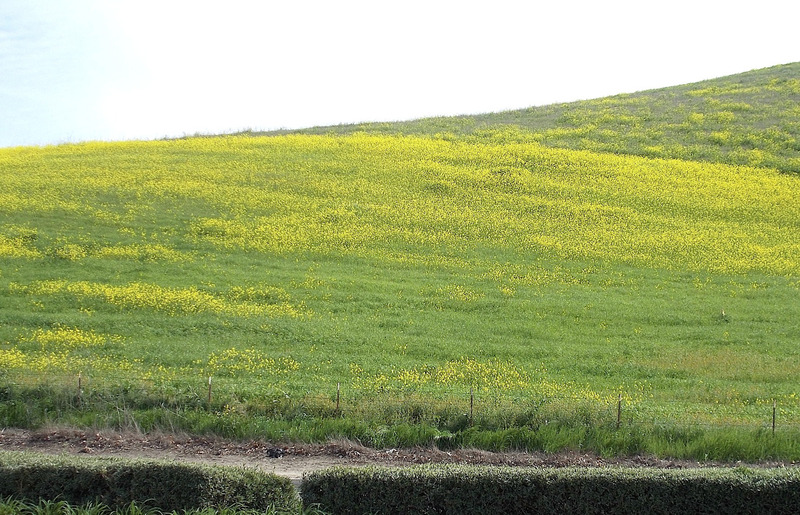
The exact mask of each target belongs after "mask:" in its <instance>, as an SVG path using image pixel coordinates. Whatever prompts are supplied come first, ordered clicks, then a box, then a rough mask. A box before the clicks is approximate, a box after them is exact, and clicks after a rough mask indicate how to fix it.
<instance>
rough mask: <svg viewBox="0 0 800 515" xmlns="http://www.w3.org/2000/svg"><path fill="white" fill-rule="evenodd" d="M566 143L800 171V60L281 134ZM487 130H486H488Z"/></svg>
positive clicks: (553, 144) (576, 147)
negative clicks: (622, 90)
mask: <svg viewBox="0 0 800 515" xmlns="http://www.w3.org/2000/svg"><path fill="white" fill-rule="evenodd" d="M499 128H513V129H515V131H514V132H513V133H512V134H513V135H514V138H515V139H517V140H522V141H538V142H541V143H542V144H545V145H548V146H553V147H559V148H571V149H585V150H597V151H603V152H613V153H619V154H634V155H641V156H649V157H666V158H676V159H690V160H701V161H712V162H724V163H732V164H750V165H759V166H768V167H772V168H776V169H778V170H782V171H792V172H799V171H800V63H792V64H786V65H780V66H775V67H771V68H765V69H761V70H753V71H750V72H747V73H741V74H737V75H731V76H729V77H722V78H718V79H712V80H707V81H703V82H698V83H692V84H686V85H682V86H673V87H668V88H663V89H656V90H650V91H642V92H637V93H630V94H621V95H616V96H612V97H606V98H600V99H595V100H585V101H578V102H571V103H564V104H553V105H547V106H541V107H531V108H528V109H521V110H516V111H505V112H500V113H491V114H484V115H477V116H456V117H444V118H426V119H420V120H413V121H409V122H396V123H365V124H356V125H339V126H332V127H315V128H312V129H305V130H301V131H282V132H281V133H303V134H331V133H332V134H350V133H353V132H357V131H364V132H368V133H380V134H418V135H423V134H426V135H433V134H452V135H455V136H458V137H463V136H472V137H474V138H487V137H488V138H491V137H493V136H495V135H494V134H492V132H491V130H492V129H494V130H496V129H499ZM487 131H489V132H487Z"/></svg>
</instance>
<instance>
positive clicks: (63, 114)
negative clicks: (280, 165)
mask: <svg viewBox="0 0 800 515" xmlns="http://www.w3.org/2000/svg"><path fill="white" fill-rule="evenodd" d="M799 14H800V3H798V2H796V1H781V2H779V1H773V0H762V1H760V2H758V3H749V2H748V3H745V2H741V3H739V2H730V1H724V2H704V1H702V0H694V1H683V0H671V1H668V2H662V1H652V2H647V1H642V0H636V1H615V0H606V1H597V0H592V1H569V0H559V1H550V2H535V1H528V2H511V1H504V0H491V1H488V0H487V1H485V2H479V3H471V2H469V1H464V0H461V1H452V2H451V1H437V0H423V1H416V0H403V1H393V0H384V1H377V0H369V1H363V2H362V1H348V0H341V1H336V0H326V1H303V0H283V1H279V2H273V1H268V0H263V1H246V0H225V1H220V0H215V1H203V0H191V1H189V0H186V1H184V0H135V1H129V0H0V113H1V114H0V116H2V118H0V146H14V145H44V144H54V143H65V142H77V141H85V140H121V139H154V138H161V137H165V136H182V135H187V134H194V133H223V132H233V131H237V130H242V129H248V128H249V129H256V130H266V129H277V128H300V127H309V126H314V125H331V124H337V123H350V122H360V121H393V120H407V119H413V118H420V117H426V116H441V115H455V114H477V113H483V112H490V111H501V110H506V109H516V108H523V107H529V106H533V105H545V104H550V103H554V102H565V101H572V100H578V99H586V98H596V97H601V96H606V95H611V94H617V93H626V92H634V91H639V90H643V89H651V88H657V87H664V86H671V85H677V84H683V83H687V82H694V81H698V80H703V79H707V78H713V77H718V76H722V75H729V74H733V73H739V72H743V71H747V70H751V69H755V68H763V67H767V66H772V65H776V64H784V63H789V62H795V61H800V42H799V41H798V38H797V20H798V19H800V16H798V15H799Z"/></svg>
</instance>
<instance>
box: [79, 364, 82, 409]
mask: <svg viewBox="0 0 800 515" xmlns="http://www.w3.org/2000/svg"><path fill="white" fill-rule="evenodd" d="M82 402H83V377H82V376H81V373H80V372H78V407H79V408H80V407H81V404H82Z"/></svg>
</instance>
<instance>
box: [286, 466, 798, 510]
mask: <svg viewBox="0 0 800 515" xmlns="http://www.w3.org/2000/svg"><path fill="white" fill-rule="evenodd" d="M301 496H302V498H303V501H304V502H305V503H306V504H309V503H318V504H319V505H320V506H321V507H322V509H324V510H328V511H331V512H333V513H340V514H347V513H354V514H355V513H358V514H362V513H460V514H468V513H476V514H477V513H559V514H560V513H737V514H739V513H796V511H797V506H799V505H800V504H799V503H800V471H798V470H796V469H778V470H758V469H745V468H737V469H687V470H664V469H659V470H653V469H620V468H610V469H578V468H564V469H521V468H497V467H474V466H422V467H414V468H363V469H354V468H349V469H348V468H341V467H335V468H332V469H327V470H324V471H319V472H314V473H311V474H308V475H306V477H305V478H304V480H303V484H302V493H301Z"/></svg>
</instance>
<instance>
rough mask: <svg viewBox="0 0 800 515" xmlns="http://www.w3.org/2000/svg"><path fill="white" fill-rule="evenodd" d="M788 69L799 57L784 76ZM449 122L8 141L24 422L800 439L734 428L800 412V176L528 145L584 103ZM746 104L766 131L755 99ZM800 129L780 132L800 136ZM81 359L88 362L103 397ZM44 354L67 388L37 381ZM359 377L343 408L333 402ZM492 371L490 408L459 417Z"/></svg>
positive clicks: (1, 412)
mask: <svg viewBox="0 0 800 515" xmlns="http://www.w3.org/2000/svg"><path fill="white" fill-rule="evenodd" d="M787 69H788V70H794V72H793V73H794V75H793V76H794V77H796V71H797V67H792V66H790V67H782V68H778V69H775V70H773V72H775V73H783V72H785V71H786V70H787ZM765 73H766V76H764V77H761V78H758V77H759V76H760V75H763V74H765ZM769 73H772V72H763V73H756V74H751V75H753V77H755V78H756V79H757V80H759V81H761V82H762V83H765V84H771V83H772V81H773V79H774V78H775V77H770V76H769ZM779 78H782V79H787V81H786V84H790V85H791V84H794V82H792V81H796V79H794V78H792V77H788V78H786V77H779ZM726 80H733V79H726ZM707 86H708V85H703V86H702V87H699V86H686V87H683V88H678V89H677V90H675V91H672V92H670V90H664V91H662V92H660V93H659V95H661V96H664V97H669V98H673V97H680V96H681V93H680V91H682V90H686V91H694V90H697V89H698V88H699V89H706V88H707ZM719 87H722V86H719ZM756 89H759V90H760V89H762V88H756ZM642 95H655V93H652V92H651V93H643V94H642ZM704 95H705V93H704ZM791 95H792V93H790V92H787V91H783V93H782V94H781V96H780V99H782V100H781V102H782V101H784V100H785V99H786V98H789V99H791V98H794V97H792V96H791ZM702 97H703V95H689V96H688V97H687V98H692V99H694V98H702ZM626 98H627V97H624V96H623V97H613V98H612V99H611V101H608V102H612V103H614V102H618V101H619V102H622V103H626V102H627V101H626V100H625V99H626ZM754 98H755V97H752V98H749V100H748V102H749V103H750V104H754V103H755V100H754ZM615 99H616V100H615ZM608 102H606V101H595V102H594V103H589V104H585V103H584V104H578V106H577V107H578V108H579V109H577V111H575V110H570V109H569V108H568V106H560V107H559V106H554V107H552V108H542V109H545V110H546V109H562V112H560V113H559V114H557V115H552V116H551V115H546V116H545V115H542V116H541V117H540V118H541V120H540V121H542V123H544V121H546V120H548V119H549V120H551V121H550V122H547V123H553V122H552V120H559V119H567V118H569V113H570V112H579V113H580V112H583V111H587V110H588V111H592V109H595V110H596V111H597V112H598V113H599V112H602V111H603V110H604V109H605V107H602V106H604V105H607V104H608ZM702 102H703V103H700V104H698V106H699V107H698V108H705V109H707V110H706V111H704V113H703V116H704V117H706V116H708V117H711V115H712V114H713V113H717V112H718V111H716V110H714V109H716V107H714V105H712V104H713V102H711V103H709V102H707V101H705V100H703V101H702ZM737 102H744V100H742V99H741V98H740V99H739V100H737ZM627 103H628V104H630V102H627ZM776 103H777V102H776ZM637 105H639V107H640V108H641V107H642V106H643V105H645V104H637ZM586 106H589V107H586ZM591 106H595V107H591ZM654 106H657V104H654ZM573 107H575V106H573ZM712 107H714V109H712ZM693 109H694V108H693ZM582 110H583V111H582ZM654 110H656V107H651V112H652V111H654ZM534 111H536V110H534ZM759 111H760V112H768V111H769V112H772V113H773V114H772V115H770V116H772V118H770V120H773V119H778V118H779V116H778V114H775V112H774V111H776V110H775V109H772V111H770V109H766V108H759ZM785 111H787V112H789V111H791V109H786V110H785ZM664 112H665V113H669V112H672V110H665V111H664ZM742 112H744V111H742ZM747 112H749V111H747ZM685 115H686V112H684V114H683V115H681V116H685ZM503 116H509V114H508V113H506V114H498V115H487V117H486V118H487V121H486V122H485V123H486V124H487V125H489V126H492V125H496V124H497V123H499V122H500V119H497V118H493V117H503ZM581 116H590V115H583V114H581ZM591 116H594V115H591ZM591 116H590V117H591ZM665 116H666V114H665ZM440 122H441V123H449V124H451V125H450V126H449V127H450V128H449V129H448V130H449V131H450V132H452V133H453V134H450V135H445V136H442V137H438V138H434V139H428V138H427V137H424V138H421V139H417V138H395V137H384V136H380V135H378V136H376V137H368V136H363V135H362V136H356V137H349V138H334V137H321V138H307V137H299V138H265V139H264V138H209V139H192V140H186V141H174V142H152V143H126V144H98V145H91V144H90V145H77V146H63V147H52V148H47V149H18V150H7V151H4V152H2V153H0V159H2V164H3V166H2V169H3V171H4V172H5V174H6V176H5V177H4V180H5V184H6V185H7V191H6V192H4V193H1V194H0V195H3V196H2V201H3V202H2V204H0V205H2V208H1V209H2V212H3V218H2V223H0V229H2V233H0V235H1V236H2V238H0V251H2V252H0V253H2V257H0V295H2V309H0V361H3V360H5V361H3V365H4V372H3V373H4V375H3V377H4V378H5V379H4V381H6V385H5V386H4V387H3V388H4V389H3V390H2V395H3V397H2V398H3V399H5V401H4V402H3V403H2V404H0V417H3V418H2V419H0V420H3V421H4V422H3V423H5V424H37V423H41V422H43V421H47V420H56V421H71V422H73V423H81V424H89V425H104V424H112V425H126V424H133V425H139V426H140V427H144V428H150V427H174V428H185V429H187V430H190V431H209V430H211V431H216V432H221V433H223V434H227V435H232V436H237V435H238V436H254V435H260V436H264V435H267V436H271V437H276V438H281V437H284V438H285V437H297V438H303V439H310V438H325V437H327V436H330V435H332V434H342V435H345V436H351V437H356V438H360V439H362V440H363V441H365V442H367V443H374V444H376V445H391V446H394V445H398V444H414V443H426V442H429V441H430V439H431V438H432V437H433V436H435V435H437V434H438V435H439V436H442V435H447V434H448V431H451V432H453V433H454V436H452V437H450V440H452V441H453V442H455V443H464V444H467V445H482V446H485V447H489V448H502V447H508V446H512V445H518V446H523V447H529V448H546V449H555V448H559V447H562V446H573V447H578V446H579V447H582V448H587V447H588V448H593V449H596V450H601V451H603V452H638V451H651V452H662V453H665V454H673V455H691V456H700V457H702V456H703V455H705V454H709V455H711V456H714V457H729V458H737V457H765V456H784V457H791V456H796V455H798V450H797V449H796V448H795V447H796V445H794V444H793V443H792V442H793V441H794V440H793V438H792V435H791V434H789V433H785V438H777V439H772V440H764V439H763V438H754V437H753V434H752V433H746V434H745V436H736V435H737V434H738V433H736V432H732V431H730V424H745V425H748V426H749V427H764V426H768V425H769V420H770V414H771V401H772V399H773V398H777V399H779V400H780V403H781V404H780V405H781V412H780V419H779V420H780V421H781V423H782V424H783V427H786V424H787V423H788V422H789V421H792V420H794V421H796V420H800V403H798V399H797V393H796V392H797V389H796V384H795V381H794V379H795V377H796V374H797V371H798V370H800V354H798V352H797V350H796V345H795V344H796V342H797V339H798V337H800V326H799V325H798V320H800V311H799V310H800V306H798V304H797V303H796V302H794V299H796V295H797V289H798V275H799V274H798V262H797V255H798V249H797V239H796V238H795V237H794V235H796V234H797V233H798V226H797V220H800V216H798V215H800V213H798V209H800V206H798V203H797V201H796V198H797V197H796V196H795V195H793V192H794V191H796V186H797V183H796V180H797V179H796V178H795V176H793V175H788V176H781V175H778V174H776V173H774V172H773V171H771V170H767V169H758V168H736V167H728V166H718V165H702V166H699V165H696V164H691V163H683V162H678V161H661V160H647V159H640V158H631V157H624V156H622V157H615V156H604V155H598V154H592V153H583V152H572V151H562V150H547V149H543V148H540V147H539V146H537V145H530V144H527V143H525V142H529V141H542V142H543V143H546V144H554V142H558V141H561V140H557V139H549V138H550V137H551V136H553V135H555V134H557V133H558V134H562V135H566V136H564V137H563V142H562V143H563V144H565V145H566V144H569V143H576V144H579V145H582V146H586V147H589V148H594V147H593V146H592V145H595V144H598V143H597V141H595V140H590V139H588V138H583V139H575V138H573V137H572V136H570V134H572V132H571V131H572V129H570V128H569V127H568V128H567V129H566V130H564V129H559V128H558V127H556V128H553V127H551V128H549V129H548V128H536V127H534V126H531V127H533V129H520V128H514V129H513V130H484V129H483V128H480V127H479V126H480V124H482V123H484V122H480V121H474V122H473V121H470V120H469V119H466V118H461V119H455V120H441V121H437V122H436V123H440ZM416 123H418V125H417V129H415V130H417V131H418V132H420V133H421V134H423V135H424V134H425V133H426V132H440V130H439V129H441V127H438V128H436V130H434V129H431V128H430V126H431V123H432V122H430V121H420V122H416ZM531 123H532V122H531ZM680 123H681V124H683V123H684V122H680ZM469 124H472V128H469V127H468V125H469ZM657 125H658V126H662V127H667V126H668V124H667V123H666V122H664V121H660V122H658V124H657ZM459 126H460V127H462V129H461V130H463V132H465V134H463V135H461V136H456V135H455V132H456V130H458V127H459ZM387 127H388V126H372V127H371V128H369V127H368V129H370V130H377V131H387V130H394V129H392V128H391V127H389V128H388V129H387ZM408 127H411V128H413V127H414V124H413V123H411V124H408V126H407V129H408ZM363 128H364V127H362V129H363ZM479 128H480V130H479ZM342 129H344V128H342ZM578 129H580V128H578ZM606 129H607V127H599V126H598V127H596V128H593V129H591V130H590V131H589V132H587V134H592V133H593V132H598V133H600V132H602V131H603V130H606ZM404 130H406V129H404ZM409 130H410V129H409ZM637 130H638V129H637ZM729 130H730V131H731V133H736V134H740V133H741V134H744V133H748V132H749V131H751V128H748V126H747V125H746V124H744V119H743V118H742V117H739V118H734V122H732V123H731V124H729ZM558 131H561V132H558ZM664 131H665V133H666V128H665V129H664ZM636 133H637V131H634V130H631V131H630V136H631V137H630V138H629V139H625V140H624V141H626V142H627V141H629V140H630V141H634V142H635V141H638V140H637V138H636V137H635V136H636ZM548 134H549V135H550V136H548ZM676 134H678V135H679V136H681V137H684V138H689V137H692V138H695V140H696V141H700V135H701V134H702V131H699V130H698V131H689V132H682V131H676ZM553 137H554V136H553ZM676 137H677V136H676ZM519 141H522V143H516V142H519ZM593 141H594V142H593ZM658 141H659V142H661V143H662V144H663V145H664V146H665V148H667V147H669V145H671V144H672V143H670V140H669V138H667V137H664V138H662V139H660V140H658ZM600 143H602V142H600ZM632 144H633V143H631V145H632ZM625 145H628V143H625ZM698 145H699V146H701V147H703V148H705V147H706V146H705V144H700V143H698ZM785 151H786V152H788V154H786V155H785V156H783V157H781V155H780V154H779V153H776V152H772V153H770V156H772V157H773V158H776V159H778V158H780V159H783V160H784V161H785V162H787V163H791V160H792V159H796V157H795V156H794V155H793V154H791V153H790V151H789V150H785ZM776 156H777V157H776ZM711 157H713V158H714V159H716V158H719V157H720V156H716V157H715V156H711ZM722 160H724V159H722ZM781 169H785V170H789V169H791V167H790V166H788V165H787V166H785V167H782V168H781ZM600 229H602V230H600ZM631 236H634V237H633V238H631ZM718 255H724V256H726V257H725V259H724V260H720V259H717V258H716V256H718ZM723 310H724V311H725V314H724V315H723V313H722V311H723ZM248 313H257V315H249V314H248ZM308 314H311V316H307V315H308ZM79 372H80V373H82V374H84V377H86V376H87V375H88V376H89V379H90V383H89V384H90V387H89V388H87V389H86V392H85V394H84V397H83V398H82V399H81V403H80V406H79V407H80V409H75V408H76V407H78V406H77V402H78V401H77V400H76V398H75V396H74V384H75V382H76V381H75V379H76V378H75V376H76V375H77V374H78V373H79ZM43 373H44V374H46V375H45V376H43V375H42V374H43ZM459 373H460V375H459ZM208 375H213V376H214V378H215V379H214V388H215V390H214V400H213V402H212V404H211V406H206V403H205V401H204V398H205V391H204V387H203V382H204V381H205V378H206V377H207V376H208ZM43 377H44V379H45V382H46V383H47V382H50V383H51V384H50V387H48V388H45V389H41V388H38V387H36V386H33V389H31V388H29V387H28V386H25V385H36V384H40V383H41V382H42V378H43ZM337 383H341V384H342V385H343V387H344V406H345V409H344V413H345V415H346V416H345V418H344V419H342V418H339V417H333V418H330V415H332V414H333V407H334V398H335V394H334V392H335V388H336V384H337ZM62 385H67V389H66V390H63V389H62ZM471 386H476V387H477V394H478V398H477V410H476V411H477V414H476V427H477V429H473V430H469V431H466V432H459V430H460V429H462V428H463V426H464V424H465V420H464V418H463V413H464V412H465V411H467V409H468V408H467V406H468V391H469V388H470V387H471ZM37 388H38V389H37ZM386 392H388V395H387V394H386ZM618 393H622V394H623V395H624V396H625V403H626V410H627V411H626V412H625V415H626V417H625V420H626V427H627V428H628V429H626V430H625V431H624V432H623V433H618V432H616V431H615V430H614V429H613V426H614V418H615V413H614V408H615V404H616V402H615V401H616V398H617V394H618ZM37 399H38V400H37ZM275 414H277V415H278V417H277V420H276V417H275ZM245 415H247V416H245ZM326 417H327V418H326ZM407 421H412V422H414V421H416V422H419V421H422V422H424V424H427V426H425V425H424V424H423V425H418V426H415V427H416V428H415V429H414V428H409V427H406V426H401V425H396V424H402V423H403V422H407ZM652 422H656V425H657V426H665V425H666V426H668V429H667V430H657V431H656V430H653V429H652V427H651V423H652ZM587 423H589V425H588V426H587ZM543 424H544V425H543ZM707 424H712V425H718V424H722V426H720V427H722V428H723V429H724V430H725V433H724V435H734V436H731V437H729V436H722V437H718V436H714V435H713V434H712V436H709V434H710V433H709V432H708V431H709V430H707ZM545 426H546V427H545ZM403 427H405V429H404V428H403ZM515 427H516V428H520V427H522V428H523V429H522V431H523V433H518V434H517V436H509V435H508V433H502V430H506V429H508V428H515ZM593 427H600V429H602V430H603V431H605V432H603V431H601V432H600V433H597V434H595V433H592V431H594V429H593ZM779 427H780V425H779ZM535 428H539V429H538V430H533V429H535ZM479 430H486V431H489V432H488V433H486V434H485V435H483V436H482V435H481V434H480V431H479ZM494 430H501V432H500V433H496V434H495V436H491V434H490V432H491V431H494ZM654 431H655V432H654ZM659 431H661V432H659ZM664 431H666V433H665V432H664ZM590 433H591V434H590ZM601 433H602V434H601ZM712 433H713V431H712ZM486 435H489V436H486ZM515 438H516V439H515ZM720 438H722V439H723V440H724V441H723V442H720V440H719V439H720ZM726 438H727V440H725V439H726ZM450 440H447V439H445V440H441V439H440V440H439V441H450Z"/></svg>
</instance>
